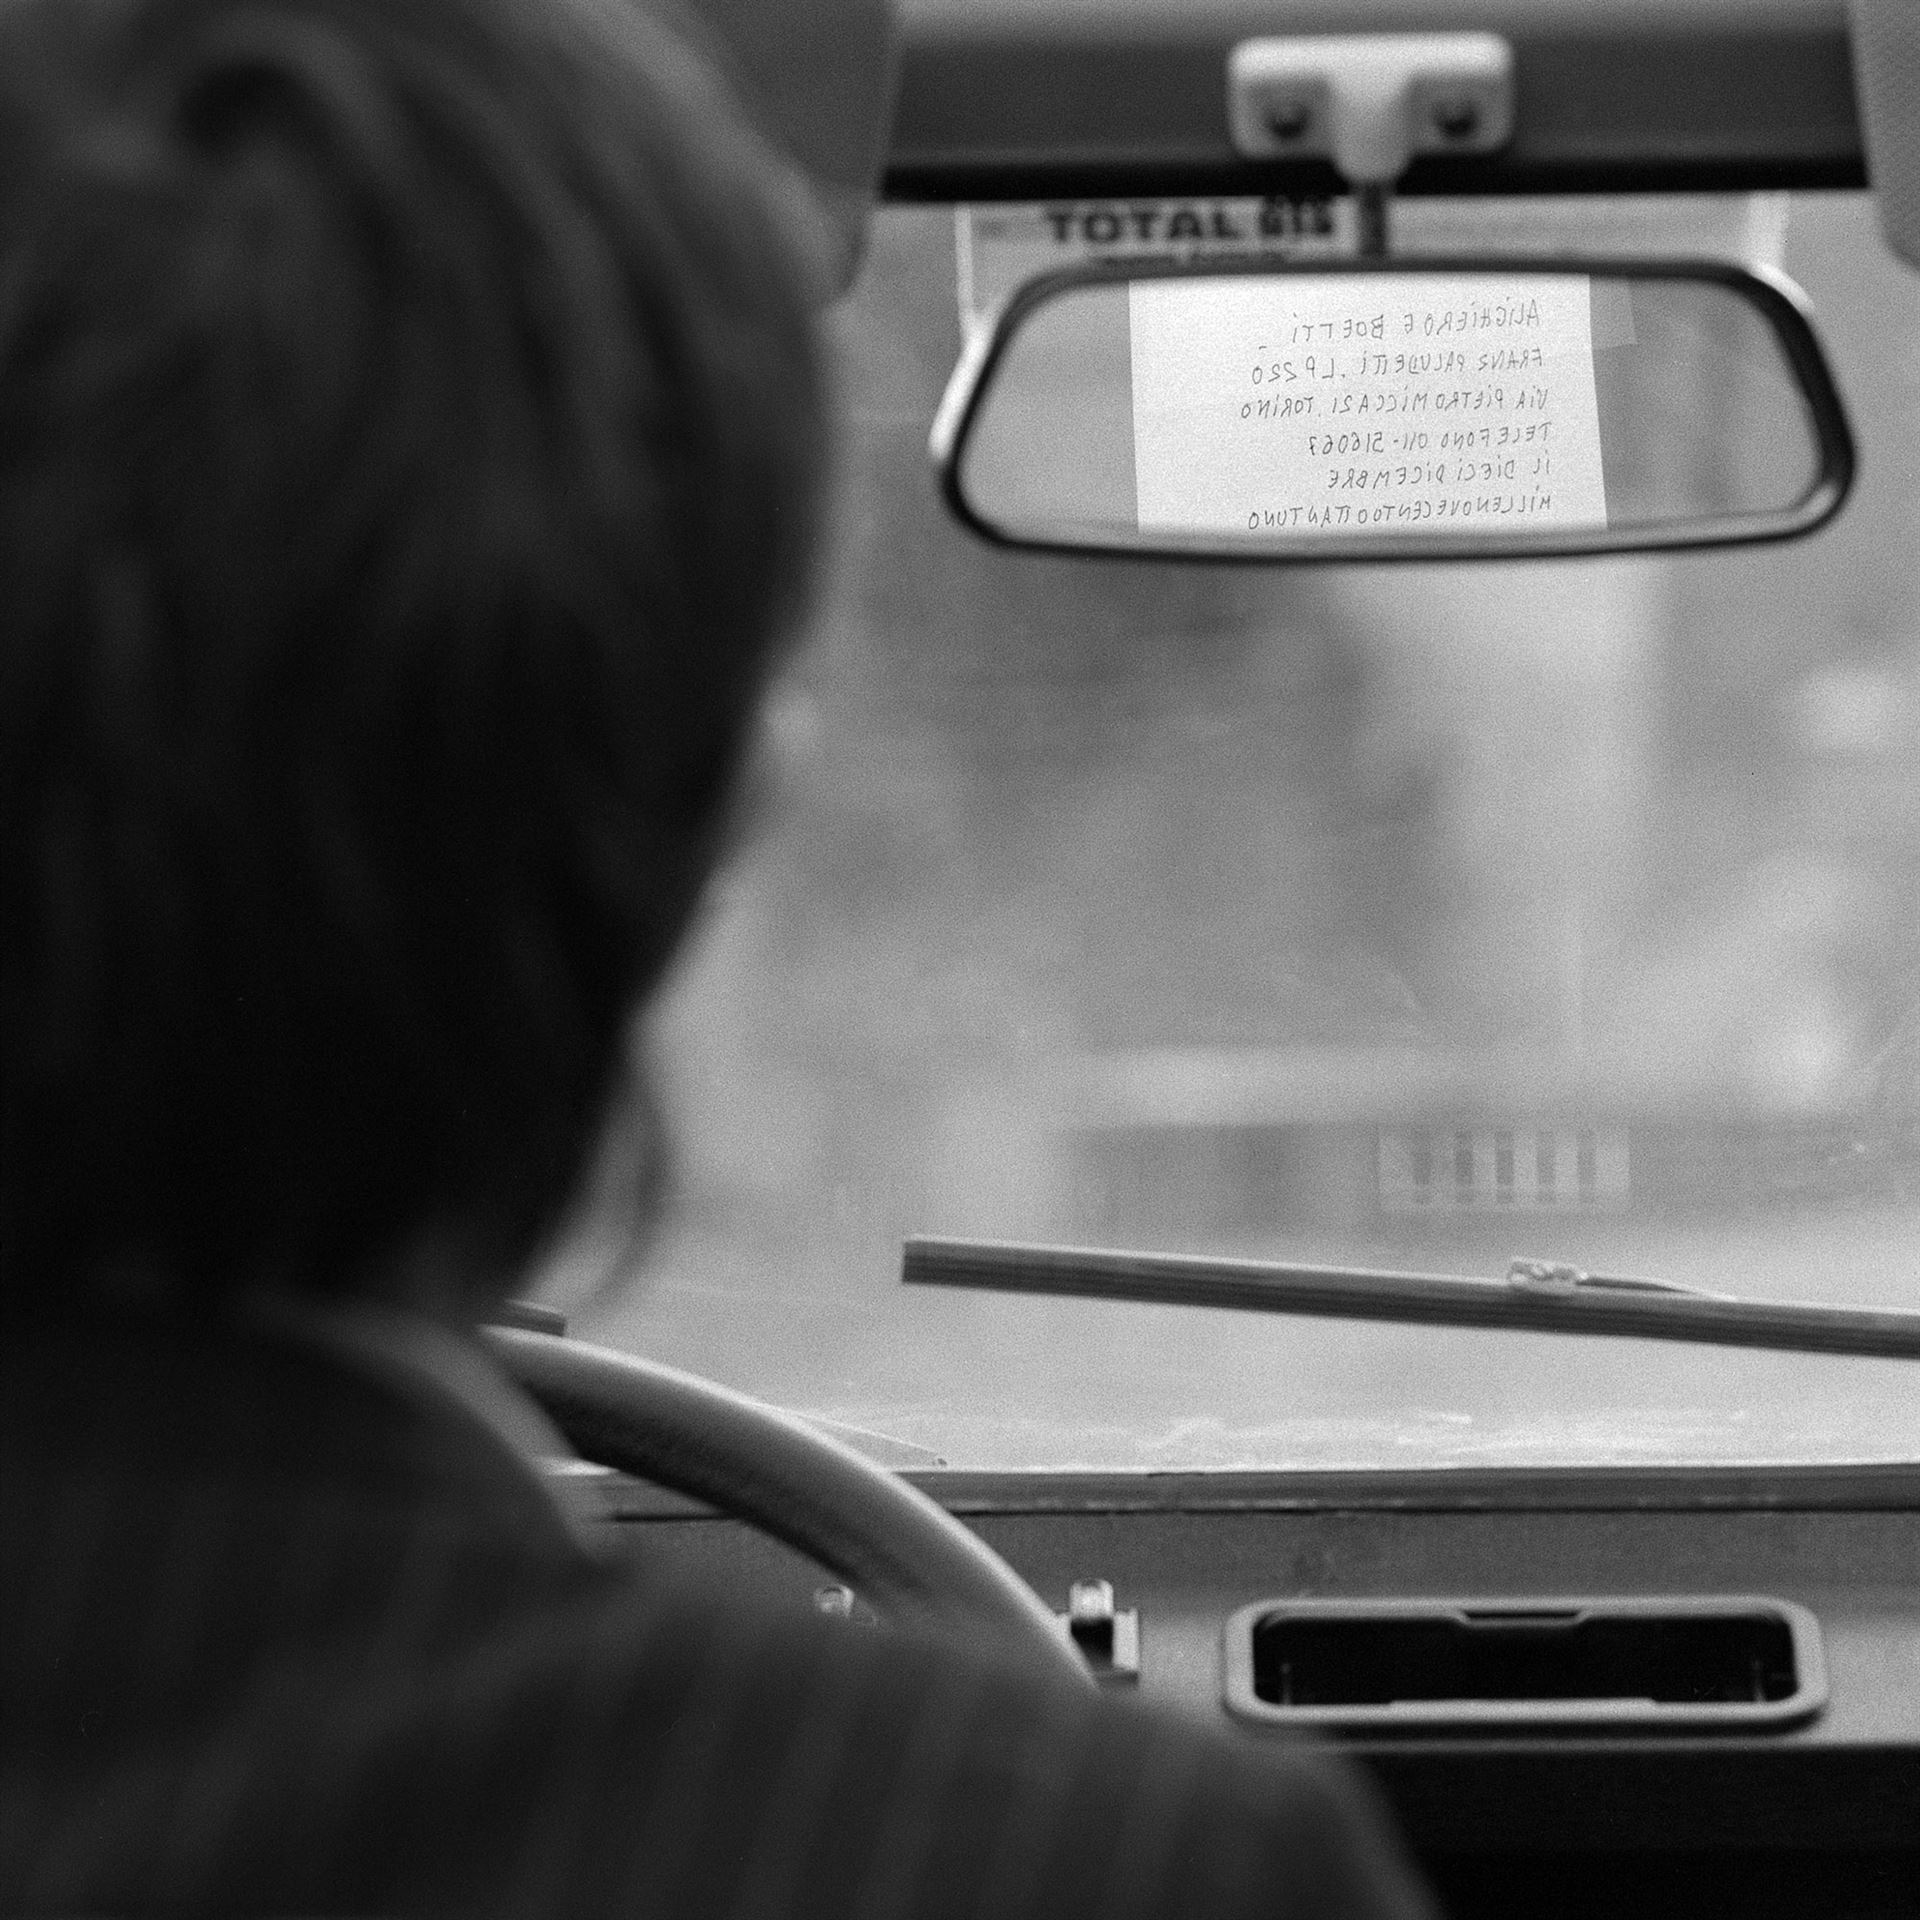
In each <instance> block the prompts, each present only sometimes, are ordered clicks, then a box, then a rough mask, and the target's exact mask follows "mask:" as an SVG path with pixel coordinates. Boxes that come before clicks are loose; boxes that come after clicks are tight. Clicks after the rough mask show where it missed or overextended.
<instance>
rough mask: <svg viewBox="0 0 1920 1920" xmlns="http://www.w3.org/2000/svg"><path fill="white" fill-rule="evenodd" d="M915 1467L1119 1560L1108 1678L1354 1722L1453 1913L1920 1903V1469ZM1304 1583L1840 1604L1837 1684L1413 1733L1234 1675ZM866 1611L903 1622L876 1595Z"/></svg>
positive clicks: (1918, 1906) (675, 1562) (1475, 1603)
mask: <svg viewBox="0 0 1920 1920" xmlns="http://www.w3.org/2000/svg"><path fill="white" fill-rule="evenodd" d="M910 1477H911V1478H912V1479H913V1480H914V1481H915V1482H916V1483H917V1484H918V1485H919V1486H920V1487H921V1488H922V1489H923V1490H924V1491H925V1492H927V1493H929V1494H930V1495H932V1497H933V1498H935V1499H936V1500H938V1501H939V1502H940V1503H941V1504H942V1505H944V1506H945V1507H947V1508H948V1510H949V1511H951V1512H952V1513H954V1514H955V1515H956V1516H958V1517H960V1518H961V1519H962V1520H963V1521H964V1522H965V1524H966V1525H967V1526H969V1527H970V1528H972V1529H973V1530H974V1531H975V1532H977V1533H978V1534H979V1536H980V1537H981V1538H982V1539H984V1540H985V1541H986V1542H987V1543H988V1544H989V1545H990V1546H992V1547H993V1548H994V1549H995V1550H996V1551H997V1552H998V1553H1000V1554H1002V1555H1003V1556H1004V1557H1005V1558H1006V1559H1007V1561H1008V1562H1009V1563H1010V1564H1011V1565H1012V1566H1013V1567H1014V1568H1015V1569H1016V1570H1017V1571H1018V1572H1019V1573H1020V1574H1022V1575H1023V1576H1024V1577H1025V1578H1026V1579H1027V1581H1028V1582H1029V1583H1030V1584H1031V1585H1032V1586H1033V1587H1034V1589H1035V1590H1036V1591H1037V1592H1038V1593H1039V1594H1040V1595H1041V1596H1042V1597H1043V1598H1045V1599H1046V1600H1048V1601H1049V1602H1050V1603H1051V1604H1053V1605H1055V1606H1057V1607H1059V1608H1061V1609H1062V1610H1063V1612H1064V1610H1065V1608H1066V1606H1067V1603H1068V1596H1069V1594H1070V1592H1071V1591H1072V1589H1073V1588H1074V1587H1075V1586H1076V1584H1082V1583H1088V1582H1102V1581H1104V1582H1107V1583H1109V1584H1110V1587H1111V1592H1112V1596H1113V1600H1114V1605H1115V1609H1116V1611H1117V1613H1118V1614H1119V1615H1120V1616H1122V1617H1123V1618H1124V1617H1125V1616H1128V1615H1131V1616H1132V1621H1133V1623H1134V1624H1135V1625H1136V1626H1137V1655H1138V1669H1137V1674H1133V1675H1125V1674H1122V1675H1110V1676H1109V1677H1108V1678H1107V1679H1106V1680H1105V1681H1104V1682H1103V1684H1105V1685H1107V1686H1110V1687H1113V1688H1116V1689H1119V1690H1123V1691H1129V1692H1137V1693H1138V1694H1139V1695H1140V1697H1142V1698H1143V1699H1146V1700H1149V1701H1152V1702H1155V1703H1157V1704H1158V1705H1161V1706H1163V1707H1167V1708H1171V1709H1174V1710H1176V1711H1179V1712H1181V1713H1183V1714H1187V1715H1191V1716H1194V1717H1197V1718H1199V1719H1201V1720H1204V1721H1207V1722H1210V1723H1212V1724H1214V1725H1217V1726H1221V1727H1224V1728H1226V1729H1228V1730H1230V1732H1231V1734H1232V1736H1233V1737H1235V1738H1239V1739H1246V1740H1262V1739H1271V1738H1299V1737H1305V1738H1315V1737H1318V1738H1332V1739H1334V1740H1335V1741H1337V1743H1338V1744H1339V1745H1340V1746H1341V1747H1342V1748H1344V1749H1345V1750H1346V1751H1347V1752H1349V1753H1351V1754H1353V1755H1354V1756H1355V1757H1356V1758H1358V1759H1359V1760H1360V1761H1361V1762H1362V1763H1363V1764H1364V1765H1365V1766H1366V1768H1367V1769H1368V1770H1369V1771H1370V1772H1371V1773H1372V1775H1373V1776H1374V1778H1375V1779H1376V1780H1377V1782H1378V1783H1379V1786H1380V1788H1381V1789H1382V1791H1383V1792H1384V1794H1385V1796H1386V1798H1387V1800H1388V1802H1389V1803H1390V1805H1391V1806H1392V1808H1393V1811H1394V1813H1395V1815H1396V1816H1397V1818H1398V1820H1399V1822H1400V1825H1401V1828H1402V1831H1403V1832H1404V1833H1405V1834H1406V1836H1407V1838H1408V1840H1409V1843H1410V1844H1411V1846H1412V1847H1413V1849H1414V1851H1415V1853H1416V1855H1417V1857H1418V1858H1419V1860H1420V1861H1421V1863H1422V1865H1423V1867H1424V1869H1425V1870H1426V1871H1427V1873H1428V1875H1429V1876H1430V1878H1431V1879H1432V1881H1433V1884H1434V1885H1435V1887H1436V1889H1437V1890H1438V1892H1439V1894H1440V1895H1441V1898H1442V1902H1443V1905H1444V1906H1445V1907H1446V1909H1447V1910H1448V1911H1449V1912H1453V1913H1461V1914H1467V1913H1475V1914H1478V1913H1488V1914H1491V1913H1505V1912H1515V1913H1518V1912H1523V1911H1524V1912H1536V1913H1538V1912H1551V1913H1555V1914H1567V1915H1576V1914H1589V1913H1591V1914H1601V1913H1619V1912H1621V1911H1624V1910H1626V1909H1627V1908H1628V1907H1629V1906H1630V1905H1636V1904H1637V1905H1641V1906H1645V1907H1648V1908H1650V1909H1651V1910H1653V1911H1661V1912H1686V1913H1689V1914H1700V1915H1706V1914H1728V1915H1734V1914H1738V1915H1743V1916H1758V1915H1769V1914H1776V1913H1777V1914H1789V1913H1791V1914H1801V1915H1807V1914H1828V1913H1831V1914H1896V1913H1908V1912H1913V1911H1916V1910H1920V1597H1916V1592H1915V1586H1914V1581H1913V1568H1914V1566H1915V1564H1916V1560H1917V1559H1920V1470H1916V1469H1914V1468H1911V1467H1906V1466H1893V1467H1880V1466H1875V1467H1860V1468H1851V1469H1831V1468H1829V1469H1803V1468H1778V1469H1764V1468H1753V1469H1727V1468H1718V1469H1713V1470H1699V1471H1690V1470H1686V1469H1647V1468H1636V1469H1628V1470H1614V1471H1599V1470H1595V1471H1577V1472H1569V1471H1545V1470H1525V1469H1500V1470H1495V1471H1447V1472H1435V1471H1431V1470H1427V1471H1411V1472H1400V1473H1393V1472H1367V1473H1357V1472H1317V1473H1301V1474H1287V1473H1247V1474H1239V1473H1216V1474H1164V1475H1163V1474H1146V1475H1127V1474H1076V1473H1019V1474H1012V1473H1000V1474H990V1473H969V1472H955V1471H950V1470H931V1471H924V1472H916V1473H914V1474H912V1475H911V1476H910ZM601 1494H602V1498H603V1513H604V1518H603V1520H602V1528H603V1531H604V1535H605V1537H606V1538H607V1540H608V1541H609V1542H610V1543H611V1546H612V1549H613V1550H614V1551H615V1552H617V1553H619V1554H621V1555H624V1556H630V1557H632V1558H634V1559H636V1560H639V1561H643V1562H645V1563H648V1564H650V1565H652V1566H654V1567H655V1568H658V1569H664V1570H667V1571H670V1572H682V1573H686V1574H689V1575H698V1576H699V1577H701V1578H702V1579H703V1580H708V1581H718V1582H720V1583H722V1585H723V1586H725V1587H727V1588H731V1589H733V1590H738V1591H746V1592H750V1593H754V1594H758V1595H762V1596H765V1597H768V1598H772V1599H777V1600H782V1601H784V1602H786V1603H788V1604H792V1605H795V1606H802V1607H804V1606H809V1605H822V1606H826V1607H829V1608H831V1607H832V1606H833V1604H834V1601H835V1599H836V1598H837V1597H838V1593H839V1590H838V1589H836V1588H835V1587H834V1586H833V1584H832V1583H831V1581H830V1578H829V1576H826V1575H824V1574H822V1573H821V1572H820V1571H819V1570H818V1569H816V1568H813V1567H811V1566H810V1565H809V1564H808V1563H806V1562H805V1561H803V1560H802V1559H800V1558H799V1557H798V1556H797V1555H795V1554H793V1553H791V1552H790V1551H789V1550H788V1549H786V1548H784V1547H782V1546H780V1545H778V1544H776V1543H774V1542H772V1541H770V1540H769V1539H767V1538H766V1537H765V1536H764V1535H761V1534H758V1533H755V1532H753V1531H752V1530H750V1529H748V1528H746V1527H744V1526H742V1525H741V1524H739V1523H738V1522H735V1521H732V1520H729V1519H726V1518H724V1517H722V1516H720V1515H717V1514H715V1513H713V1512H711V1511H709V1510H707V1509H704V1508H702V1507H700V1506H698V1505H697V1504H696V1503H693V1502H690V1501H688V1500H685V1499H683V1498H680V1497H679V1496H676V1495H672V1494H669V1493H665V1492H663V1491H661V1490H659V1489H657V1488H653V1487H650V1486H648V1485H645V1484H643V1483H641V1482H637V1481H634V1480H631V1479H626V1478H623V1477H621V1476H617V1475H610V1476H607V1478H606V1482H605V1485H604V1486H603V1487H602V1489H601ZM1301 1601H1313V1602H1321V1603H1327V1602H1347V1603H1356V1602H1357V1603H1361V1605H1360V1606H1359V1607H1358V1608H1356V1609H1352V1611H1356V1612H1359V1613H1362V1614H1364V1613H1365V1612H1367V1611H1368V1610H1369V1609H1378V1608H1380V1606H1381V1604H1382V1603H1401V1602H1423V1603H1425V1602H1435V1601H1444V1602H1449V1603H1452V1604H1453V1605H1454V1606H1456V1607H1460V1606H1464V1607H1469V1608H1475V1609H1484V1610H1501V1611H1505V1612H1509V1613H1511V1612H1512V1611H1513V1610H1515V1609H1524V1610H1525V1611H1526V1612H1528V1613H1533V1614H1550V1613H1552V1612H1554V1611H1556V1610H1557V1608H1566V1607H1571V1606H1572V1605H1573V1604H1574V1603H1578V1604H1579V1605H1580V1606H1582V1607H1583V1608H1600V1609H1605V1608H1606V1607H1607V1606H1608V1605H1609V1604H1610V1603H1630V1604H1632V1605H1634V1606H1644V1605H1645V1604H1646V1603H1649V1602H1653V1603H1656V1607H1655V1610H1656V1611H1658V1610H1659V1608H1660V1607H1668V1606H1671V1605H1673V1604H1675V1603H1678V1604H1680V1605H1682V1606H1684V1605H1685V1604H1686V1603H1699V1602H1705V1601H1718V1602H1727V1603H1740V1604H1745V1605H1748V1606H1751V1605H1752V1604H1753V1603H1756V1602H1771V1603H1783V1602H1784V1603H1787V1604H1788V1606H1789V1607H1792V1608H1797V1609H1801V1610H1804V1613H1805V1615H1806V1616H1808V1617H1809V1618H1810V1620H1811V1622H1812V1623H1813V1626H1814V1629H1815V1631H1816V1634H1817V1640H1816V1653H1815V1658H1816V1660H1817V1661H1818V1662H1819V1663H1820V1665H1821V1668H1822V1670H1823V1673H1822V1677H1823V1679H1824V1688H1823V1689H1822V1692H1823V1696H1824V1697H1822V1698H1820V1699H1819V1700H1818V1702H1817V1704H1816V1705H1815V1707H1814V1708H1813V1710H1812V1711H1810V1712H1806V1713H1804V1714H1802V1715H1799V1716H1797V1717H1794V1718H1792V1719H1790V1720H1788V1721H1786V1722H1784V1723H1782V1722H1778V1721H1776V1722H1775V1723H1773V1724H1767V1725H1761V1726H1757V1727H1748V1728H1745V1729H1742V1728H1739V1727H1726V1728H1721V1729H1714V1730H1711V1731H1703V1730H1701V1729H1700V1728H1698V1727H1693V1728H1686V1727H1682V1726H1676V1727H1673V1728H1671V1729H1668V1728H1659V1729H1653V1728H1649V1727H1647V1726H1646V1725H1644V1724H1642V1725H1639V1726H1634V1725H1615V1726H1613V1727H1606V1726H1598V1727H1596V1726H1594V1725H1592V1724H1588V1725H1581V1724H1579V1723H1578V1721H1577V1720H1562V1721H1561V1722H1560V1723H1558V1724H1555V1723H1553V1722H1552V1721H1551V1720H1546V1721H1542V1720H1541V1719H1539V1718H1538V1717H1537V1716H1536V1717H1534V1718H1532V1719H1531V1720H1529V1719H1527V1718H1526V1717H1525V1716H1518V1717H1512V1716H1504V1715H1503V1716H1500V1717H1496V1718H1492V1719H1488V1720H1485V1721H1483V1722H1482V1723H1481V1724H1478V1725H1472V1726H1468V1727H1461V1726H1454V1727H1452V1728H1438V1729H1436V1728H1434V1727H1431V1726H1429V1727H1425V1728H1419V1727H1409V1728H1408V1729H1407V1730H1405V1731H1395V1732H1383V1731H1379V1730H1370V1731H1366V1732H1360V1733H1353V1732H1345V1733H1343V1732H1339V1731H1334V1732H1331V1733H1329V1732H1326V1731H1325V1730H1319V1731H1306V1732H1302V1733H1299V1734H1295V1733H1290V1732H1287V1731H1285V1730H1283V1729H1277V1728H1274V1727H1271V1726H1263V1725H1257V1724H1250V1723H1249V1722H1248V1720H1247V1719H1245V1718H1244V1717H1242V1716H1240V1715H1237V1714H1235V1713H1234V1712H1232V1711H1230V1709H1229V1706H1228V1703H1227V1685H1228V1675H1229V1669H1230V1667H1231V1665H1232V1656H1231V1655H1230V1654H1229V1644H1230V1642H1229V1636H1230V1633H1232V1632H1234V1631H1240V1630H1244V1626H1245V1619H1244V1616H1245V1612H1246V1610H1247V1609H1249V1608H1252V1607H1255V1606H1257V1605H1262V1604H1264V1603H1279V1604H1282V1605H1284V1604H1287V1603H1297V1602H1301ZM844 1630H845V1631H848V1632H862V1631H881V1630H884V1629H881V1628H878V1627H875V1626H872V1625H869V1624H865V1623H863V1622H862V1620H861V1619H860V1618H859V1616H858V1614H857V1613H856V1614H855V1615H853V1616H852V1617H850V1618H849V1619H848V1621H847V1623H846V1625H845V1628H844ZM1130 1650H1131V1649H1129V1651H1130ZM1508 1704H1509V1705H1513V1704H1516V1703H1511V1702H1510V1703H1508Z"/></svg>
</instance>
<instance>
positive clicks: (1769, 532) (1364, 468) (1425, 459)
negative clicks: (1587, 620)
mask: <svg viewBox="0 0 1920 1920" xmlns="http://www.w3.org/2000/svg"><path fill="white" fill-rule="evenodd" d="M935 451H936V454H937V456H938V457H939V458H940V459H941V460H942V463H943V466H944V470H945V477H946V485H947V489H948V494H949V498H950V500H951V501H952V504H953V505H954V507H955V508H956V510H957V511H958V512H959V513H960V514H961V516H962V517H963V518H964V519H966V520H967V521H968V522H969V523H971V524H972V525H974V526H975V527H976V528H978V529H979V530H980V531H982V532H984V533H986V534H988V535H989V536H990V537H993V538H996V539H1000V540H1005V541H1011V542H1014V543H1018V544H1031V545H1042V546H1053V547H1079V548H1096V549H1117V550H1122V551H1134V552H1161V553H1165V552H1185V553H1194V554H1208V555H1220V556H1227V557H1239V558H1252V559H1259V558H1271V559H1286V558H1322V559H1360V558H1377V557H1384V556H1389V555H1404V556H1406V557H1409V558H1413V557H1419V558H1424V559H1432V558H1436V557H1444V556H1448V555H1456V556H1459V557H1462V558H1474V557H1481V556H1485V555H1490V554H1496V553H1527V552H1541V553H1547V552H1551V553H1566V552H1581V551H1598V550H1605V549H1610V548H1611V549H1620V548H1637V547H1661V546H1676V545H1697V544H1709V543H1714V542H1722V541H1734V540H1753V539H1773V538H1779V537H1782V536H1784V535H1786V534H1791V533H1798V532H1804V531H1806V530H1808V529H1810V528H1811V527H1813V526H1816V525H1818V524H1819V523H1820V522H1821V521H1822V520H1824V519H1826V518H1827V517H1828V516H1829V515H1831V514H1832V513H1833V511H1834V510H1835V509H1836V508H1837V507H1838V505H1839V504H1840V501H1841V499H1842V497H1843V496H1844V494H1845V491H1846V487H1847V484H1848V482H1849V480H1850V478H1851V474H1852V466H1853V453H1852V445H1851V441H1850V438H1849V435H1848V432H1847V427H1846V420H1845V415H1844V413H1843V411H1842V408H1841V405H1840V401H1839V397H1838V395H1837V393H1836V392H1835V390H1834V386H1833V381H1832V378H1831V375H1830V374H1829V373H1828V371H1827V368H1826V364H1825V361H1824V359H1823V357H1822V355H1821V352H1820V348H1819V344H1818V342H1817V340H1816V339H1815V337H1814V335H1813V332H1812V329H1811V328H1810V327H1809V325H1808V323H1807V321H1806V319H1805V317H1804V315H1803V313H1802V311H1801V308H1800V305H1799V303H1798V301H1797V300H1796V298H1795V297H1794V296H1793V294H1792V291H1791V289H1789V288H1788V287H1787V286H1786V285H1785V284H1784V283H1783V282H1779V281H1776V280H1774V279H1772V278H1770V277H1769V278H1762V277H1760V276H1758V275H1756V274H1754V273H1751V272H1749V271H1747V270H1746V269H1743V268H1735V267H1721V266H1717V265H1700V266H1692V265H1687V266H1675V265H1672V264H1668V263H1658V264H1650V265H1644V266H1635V265H1626V266H1620V265H1611V264H1610V265H1608V266H1606V267H1604V268H1603V267H1598V266H1592V267H1586V266H1583V267H1579V268H1570V267H1568V266H1565V265H1559V266H1541V267H1532V266H1524V265H1523V266H1515V265H1514V264H1512V263H1502V264H1501V265H1500V266H1498V267H1488V266H1474V265H1462V264H1459V263H1435V264H1428V263H1421V264H1418V265H1405V264H1398V263H1396V264H1393V265H1390V266H1380V267H1374V266H1360V267H1355V266H1351V265H1342V266H1339V267H1335V268H1327V269H1314V268H1302V267H1299V266H1295V267H1293V268H1290V269H1283V270H1267V271H1263V270H1258V269H1248V268H1228V269H1224V270H1209V269H1198V270H1196V269H1192V268H1185V269H1173V270H1164V269H1155V268H1140V267H1134V268H1132V269H1123V270H1115V269H1112V268H1089V269H1083V270H1080V271H1077V272H1074V273H1070V274H1065V275H1061V276H1058V277H1056V278H1054V279H1052V280H1049V281H1045V282H1041V283H1038V284H1037V285H1035V286H1033V287H1031V288H1028V289H1026V290H1025V291H1024V292H1023V293H1022V294H1020V295H1018V296H1016V298H1015V299H1014V300H1013V301H1012V302H1011V303H1010V304H1009V306H1008V307H1007V308H1006V310H1005V311H1004V312H1003V314H1002V315H1001V317H1000V319H999V321H998V322H997V324H996V325H995V327H994V328H993V329H992V331H991V333H990V334H988V335H985V336H983V337H982V338H981V340H979V341H978V342H977V343H976V344H975V348H974V351H973V353H972V355H971V356H970V357H969V359H967V360H966V361H963V363H962V366H961V369H960V371H959V373H958V374H957V375H956V377H955V384H954V387H953V389H952V390H950V392H949V394H948V399H947V404H946V406H945V407H944V408H943V409H942V415H941V420H940V423H939V425H938V426H937V428H936V434H935Z"/></svg>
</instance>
